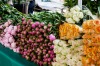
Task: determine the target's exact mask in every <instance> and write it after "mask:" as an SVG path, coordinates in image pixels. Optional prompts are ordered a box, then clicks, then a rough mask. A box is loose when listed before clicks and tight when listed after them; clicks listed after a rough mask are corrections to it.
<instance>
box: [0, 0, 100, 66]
mask: <svg viewBox="0 0 100 66" xmlns="http://www.w3.org/2000/svg"><path fill="white" fill-rule="evenodd" d="M49 2H50V1H49ZM68 2H69V3H68ZM82 2H83V5H84V2H86V1H85V0H84V1H82V0H80V1H79V0H77V1H75V0H73V1H70V0H65V3H64V5H67V7H64V8H63V9H62V12H61V13H58V12H52V11H41V12H35V13H34V14H23V13H21V12H19V11H18V10H17V9H15V8H14V7H12V6H10V5H8V4H4V3H2V2H0V66H1V65H2V66H8V65H9V66H100V52H99V51H100V47H99V46H100V19H99V16H98V15H99V6H98V12H97V11H94V12H91V11H92V10H91V9H90V10H91V11H90V10H89V7H88V8H87V7H86V6H82ZM76 3H78V5H77V4H76ZM86 3H89V2H88V1H87V2H86ZM79 5H80V6H79ZM88 5H89V4H88ZM88 5H87V6H88ZM90 5H91V4H90ZM94 7H95V6H94ZM93 10H94V9H93ZM94 13H95V14H94Z"/></svg>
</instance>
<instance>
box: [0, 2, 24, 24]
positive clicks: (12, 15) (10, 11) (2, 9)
mask: <svg viewBox="0 0 100 66" xmlns="http://www.w3.org/2000/svg"><path fill="white" fill-rule="evenodd" d="M23 16H24V14H22V13H21V12H19V11H18V10H17V9H15V8H14V7H12V6H10V5H8V4H3V3H2V4H0V17H1V18H2V19H1V20H0V23H3V22H6V21H7V20H8V19H11V20H12V21H13V24H14V25H16V24H17V23H19V22H21V18H22V17H23Z"/></svg>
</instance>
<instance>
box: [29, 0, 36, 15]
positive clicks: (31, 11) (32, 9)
mask: <svg viewBox="0 0 100 66" xmlns="http://www.w3.org/2000/svg"><path fill="white" fill-rule="evenodd" d="M34 6H35V0H31V1H30V3H29V7H28V13H31V14H32V13H33V11H34Z"/></svg>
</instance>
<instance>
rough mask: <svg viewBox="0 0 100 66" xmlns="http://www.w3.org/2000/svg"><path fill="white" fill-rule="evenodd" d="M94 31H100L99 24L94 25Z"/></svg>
mask: <svg viewBox="0 0 100 66" xmlns="http://www.w3.org/2000/svg"><path fill="white" fill-rule="evenodd" d="M95 32H96V33H100V25H97V26H95Z"/></svg>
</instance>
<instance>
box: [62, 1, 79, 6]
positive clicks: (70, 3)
mask: <svg viewBox="0 0 100 66" xmlns="http://www.w3.org/2000/svg"><path fill="white" fill-rule="evenodd" d="M77 3H78V0H65V3H64V6H69V7H70V8H71V7H73V6H75V5H77Z"/></svg>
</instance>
